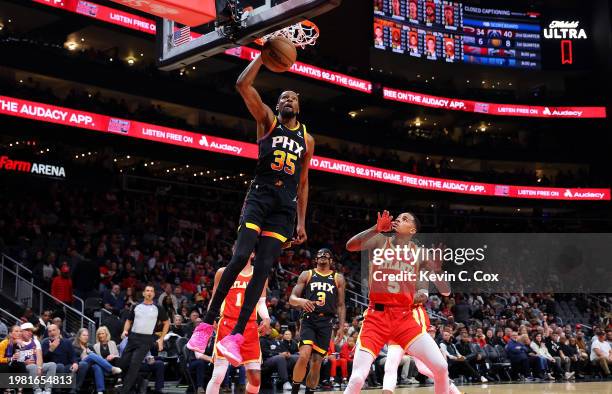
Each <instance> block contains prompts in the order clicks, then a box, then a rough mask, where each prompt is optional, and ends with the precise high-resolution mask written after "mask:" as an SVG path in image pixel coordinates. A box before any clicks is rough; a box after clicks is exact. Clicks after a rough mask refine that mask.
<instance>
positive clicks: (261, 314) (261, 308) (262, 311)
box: [257, 297, 270, 319]
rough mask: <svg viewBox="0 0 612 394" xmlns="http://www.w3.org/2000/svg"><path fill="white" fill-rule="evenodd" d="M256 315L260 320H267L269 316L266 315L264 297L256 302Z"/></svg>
mask: <svg viewBox="0 0 612 394" xmlns="http://www.w3.org/2000/svg"><path fill="white" fill-rule="evenodd" d="M257 314H258V315H259V317H261V318H262V319H269V318H270V315H269V314H268V307H267V306H266V297H260V298H259V301H258V302H257Z"/></svg>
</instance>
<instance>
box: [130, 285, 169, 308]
mask: <svg viewBox="0 0 612 394" xmlns="http://www.w3.org/2000/svg"><path fill="white" fill-rule="evenodd" d="M137 304H138V298H137V297H136V292H135V291H134V288H133V287H131V286H130V287H126V288H125V296H124V297H123V310H128V311H129V310H130V309H131V308H132V307H133V306H134V305H137ZM160 305H161V303H160Z"/></svg>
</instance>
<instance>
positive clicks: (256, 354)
mask: <svg viewBox="0 0 612 394" xmlns="http://www.w3.org/2000/svg"><path fill="white" fill-rule="evenodd" d="M254 256H255V255H254V254H251V257H250V258H249V260H248V262H247V265H246V266H245V267H244V269H243V270H242V271H240V273H239V274H238V276H237V277H236V280H234V284H233V285H232V287H231V288H230V291H229V292H228V293H227V297H225V301H224V302H223V304H222V305H221V318H220V319H219V322H218V323H217V335H216V338H215V350H214V352H213V358H214V362H215V367H214V370H213V374H212V377H211V379H210V381H209V382H208V386H206V394H218V393H219V388H220V387H221V383H222V382H223V379H224V378H225V373H226V372H227V368H228V366H229V362H228V360H227V359H226V358H225V357H224V355H223V354H221V352H220V351H219V349H218V348H217V343H218V342H219V341H220V340H221V339H223V338H225V337H226V336H228V335H230V334H231V332H232V330H233V329H234V326H235V325H236V322H237V321H238V316H239V315H240V308H241V307H242V304H243V302H244V294H245V289H246V287H247V285H248V284H249V281H250V280H251V278H252V276H253V266H252V265H251V260H252V259H253V257H254ZM223 270H224V268H220V269H219V270H218V271H217V273H216V274H215V282H214V286H213V294H214V293H215V291H216V290H217V285H218V284H219V280H220V279H221V275H222V274H223ZM266 288H267V282H266V286H265V287H264V291H263V293H262V294H261V297H260V298H259V301H258V302H257V308H256V309H257V313H258V314H259V317H261V319H262V322H261V325H259V326H258V325H257V316H256V313H255V310H254V311H253V313H252V314H251V316H250V317H249V321H248V323H247V325H246V328H245V330H244V342H243V343H242V345H241V346H240V352H241V354H242V356H243V361H242V365H244V367H245V369H246V371H247V381H248V383H247V386H246V392H247V393H251V394H253V393H258V392H259V386H260V384H261V349H260V347H259V331H261V330H265V328H266V327H268V328H269V327H270V316H269V315H268V308H267V306H266Z"/></svg>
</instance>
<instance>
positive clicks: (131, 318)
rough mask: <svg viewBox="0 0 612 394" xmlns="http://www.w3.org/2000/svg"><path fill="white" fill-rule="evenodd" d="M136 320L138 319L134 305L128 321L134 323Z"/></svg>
mask: <svg viewBox="0 0 612 394" xmlns="http://www.w3.org/2000/svg"><path fill="white" fill-rule="evenodd" d="M135 318H136V305H132V307H131V308H130V314H129V315H128V317H127V320H129V321H131V322H132V323H134V319H135ZM130 328H131V327H130Z"/></svg>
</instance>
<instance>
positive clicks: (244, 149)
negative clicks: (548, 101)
mask: <svg viewBox="0 0 612 394" xmlns="http://www.w3.org/2000/svg"><path fill="white" fill-rule="evenodd" d="M0 114H2V115H9V116H16V117H20V118H27V119H33V120H39V121H42V122H49V123H57V124H61V125H66V126H72V127H78V128H83V129H87V130H94V131H99V132H104V133H111V134H117V135H123V136H127V137H132V138H139V139H144V140H149V141H156V142H161V143H164V144H172V145H177V146H184V147H188V148H194V149H200V150H206V151H210V152H217V153H223V154H228V155H233V156H239V157H245V158H249V159H256V158H257V151H258V149H257V145H256V144H252V143H247V142H242V141H236V140H232V139H227V138H220V137H216V136H211V135H205V134H200V133H195V132H191V131H185V130H179V129H173V128H170V127H163V126H157V125H153V124H150V123H143V122H137V121H132V120H127V119H121V118H115V117H111V116H107V115H100V114H95V113H91V112H85V111H79V110H73V109H70V108H65V107H58V106H54V105H49V104H43V103H37V102H34V101H27V100H21V99H16V98H12V97H6V96H0ZM310 165H311V167H312V168H313V169H316V170H320V171H326V172H331V173H334V174H338V175H345V176H351V177H356V178H362V179H367V180H372V181H378V182H383V183H392V184H396V185H401V186H407V187H412V188H416V189H424V190H433V191H444V192H450V193H459V194H472V195H481V196H499V197H513V198H533V199H543V200H610V189H590V188H589V189H582V188H571V189H568V188H556V187H532V186H513V185H495V184H490V183H480V182H464V181H458V180H452V179H442V178H430V177H424V176H419V175H413V174H408V173H405V172H399V171H393V170H386V169H383V168H377V167H371V166H365V165H362V164H357V163H350V162H347V161H341V160H336V159H332V158H326V157H321V156H314V157H313V158H312V160H311V162H310Z"/></svg>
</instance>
